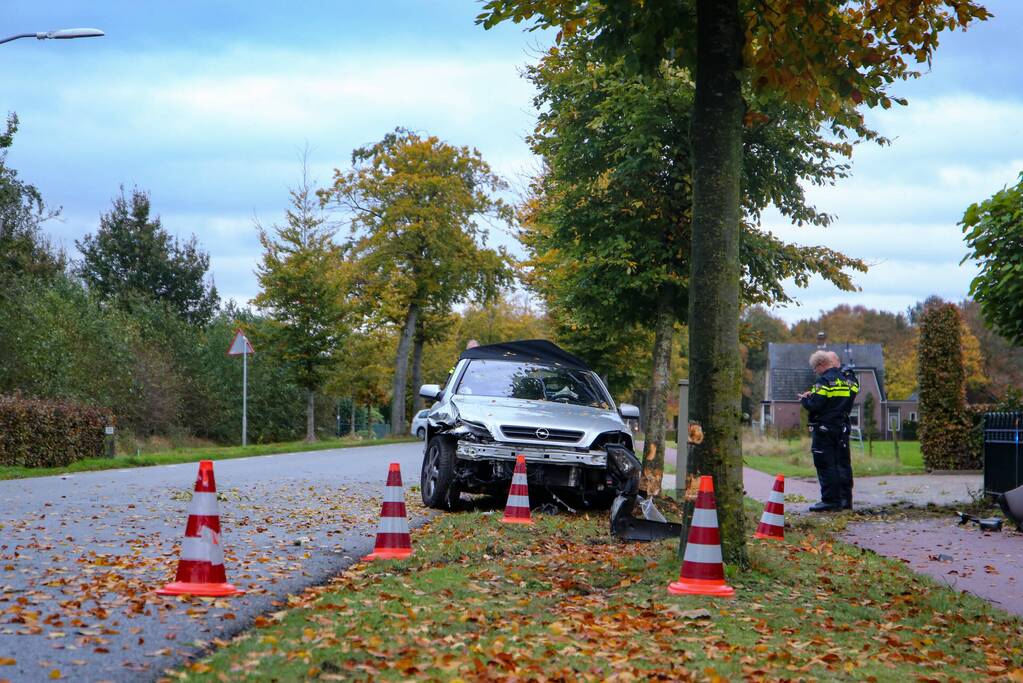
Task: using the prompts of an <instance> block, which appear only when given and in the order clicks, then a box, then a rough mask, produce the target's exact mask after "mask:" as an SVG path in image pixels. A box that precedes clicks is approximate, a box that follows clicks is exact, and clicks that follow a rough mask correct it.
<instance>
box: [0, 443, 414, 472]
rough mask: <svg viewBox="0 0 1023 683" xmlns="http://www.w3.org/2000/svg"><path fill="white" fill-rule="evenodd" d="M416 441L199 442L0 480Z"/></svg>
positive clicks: (5, 469)
mask: <svg viewBox="0 0 1023 683" xmlns="http://www.w3.org/2000/svg"><path fill="white" fill-rule="evenodd" d="M414 441H417V439H415V438H413V437H408V438H401V439H373V440H367V441H362V440H355V439H328V440H325V441H316V442H313V443H309V442H307V441H290V442H286V443H268V444H255V445H252V446H224V447H220V446H203V447H201V448H180V449H173V450H168V451H161V452H156V453H147V454H144V455H139V456H134V455H132V456H118V457H115V458H87V459H85V460H79V461H77V462H74V463H72V464H70V465H68V466H66V467H0V480H2V479H25V478H28V477H49V476H52V475H54V474H68V473H71V472H95V471H99V470H116V469H121V468H122V467H151V466H153V465H175V464H178V463H183V462H198V461H199V460H208V459H212V460H230V459H233V458H250V457H252V456H256V455H277V454H280V453H301V452H307V451H323V450H329V449H332V448H357V447H360V446H385V445H387V444H394V443H409V442H414Z"/></svg>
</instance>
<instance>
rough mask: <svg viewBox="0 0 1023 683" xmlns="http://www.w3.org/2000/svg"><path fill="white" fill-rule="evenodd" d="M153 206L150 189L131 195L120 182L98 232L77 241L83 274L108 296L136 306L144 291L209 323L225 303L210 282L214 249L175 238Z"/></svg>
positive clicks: (192, 319)
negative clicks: (211, 254) (155, 214)
mask: <svg viewBox="0 0 1023 683" xmlns="http://www.w3.org/2000/svg"><path fill="white" fill-rule="evenodd" d="M151 210H152V205H151V202H150V198H149V194H148V193H147V192H145V191H143V190H140V189H138V188H134V189H133V190H132V191H131V196H130V197H129V196H128V195H126V194H125V192H124V187H121V191H120V193H119V194H118V195H117V196H116V197H114V200H113V206H112V207H111V209H110V211H109V212H107V213H105V214H103V215H102V216H101V217H100V226H99V229H98V230H97V231H96V233H95V234H92V233H89V234H87V235H86V236H85V237H83V238H82V239H81V240H77V241H76V242H75V245H76V246H77V247H78V250H79V251H80V252H82V261H81V263H79V264H78V273H79V275H81V277H82V279H83V280H85V282H86V284H87V285H88V286H89V289H90V290H91V291H92V292H93V293H95V294H96V295H97V296H98V297H99V298H100V299H102V300H104V301H110V302H114V303H116V304H118V305H120V306H122V307H125V308H131V304H132V301H133V299H134V298H136V297H139V296H141V297H144V298H146V299H151V300H154V301H159V302H160V303H162V304H164V305H166V306H169V307H170V308H171V309H173V310H174V311H176V312H177V313H178V315H180V316H181V317H182V318H183V319H184V320H186V321H188V322H189V323H191V324H196V325H205V324H206V323H207V322H209V320H210V319H211V318H212V317H213V314H214V313H215V312H216V310H217V306H218V304H219V302H220V297H219V295H218V294H217V290H216V287H214V286H213V285H212V283H208V282H207V281H206V273H207V272H208V271H209V268H210V257H209V254H207V253H206V252H204V251H203V250H202V249H201V248H200V247H199V243H198V241H197V240H196V237H195V235H192V237H191V238H190V239H188V240H187V241H185V242H181V241H179V240H178V239H177V238H175V237H172V236H171V235H170V233H168V232H167V230H165V229H164V227H163V225H162V224H161V222H160V217H159V216H151V215H150V213H151Z"/></svg>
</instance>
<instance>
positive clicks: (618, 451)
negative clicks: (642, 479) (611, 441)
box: [607, 448, 640, 477]
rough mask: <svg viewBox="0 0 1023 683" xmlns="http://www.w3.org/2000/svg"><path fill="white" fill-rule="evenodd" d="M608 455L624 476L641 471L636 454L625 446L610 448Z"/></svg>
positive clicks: (616, 468)
mask: <svg viewBox="0 0 1023 683" xmlns="http://www.w3.org/2000/svg"><path fill="white" fill-rule="evenodd" d="M607 455H608V457H609V458H610V460H611V464H612V465H613V466H614V468H615V470H617V471H618V472H619V473H620V474H622V475H623V476H624V477H631V476H633V474H635V473H638V472H639V468H640V465H639V460H637V459H636V456H634V455H633V454H632V453H629V452H628V451H627V450H625V449H624V448H608V449H607Z"/></svg>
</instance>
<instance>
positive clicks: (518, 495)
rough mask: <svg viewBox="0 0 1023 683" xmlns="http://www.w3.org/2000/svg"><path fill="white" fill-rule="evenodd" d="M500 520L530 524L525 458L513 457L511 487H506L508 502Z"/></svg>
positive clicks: (531, 520) (531, 521)
mask: <svg viewBox="0 0 1023 683" xmlns="http://www.w3.org/2000/svg"><path fill="white" fill-rule="evenodd" d="M501 521H502V522H508V523H509V524H532V523H533V518H532V516H530V514H529V482H528V481H527V480H526V458H525V456H522V455H520V456H518V457H517V458H515V472H513V473H512V482H511V488H510V489H508V504H507V505H506V506H505V508H504V518H503V519H502V520H501Z"/></svg>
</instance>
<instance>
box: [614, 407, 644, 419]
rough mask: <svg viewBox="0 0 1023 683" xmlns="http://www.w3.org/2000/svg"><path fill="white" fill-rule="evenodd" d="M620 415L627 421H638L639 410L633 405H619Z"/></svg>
mask: <svg viewBox="0 0 1023 683" xmlns="http://www.w3.org/2000/svg"><path fill="white" fill-rule="evenodd" d="M618 414H619V415H621V416H622V417H624V418H625V419H626V420H638V419H639V408H637V407H636V406H634V405H632V404H631V403H619V404H618Z"/></svg>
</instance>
